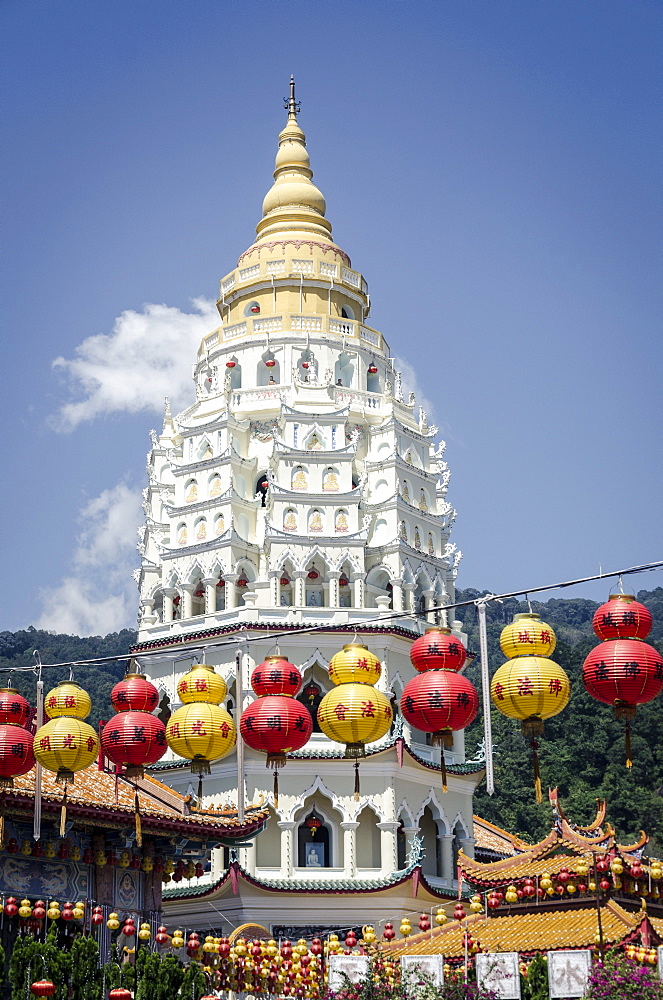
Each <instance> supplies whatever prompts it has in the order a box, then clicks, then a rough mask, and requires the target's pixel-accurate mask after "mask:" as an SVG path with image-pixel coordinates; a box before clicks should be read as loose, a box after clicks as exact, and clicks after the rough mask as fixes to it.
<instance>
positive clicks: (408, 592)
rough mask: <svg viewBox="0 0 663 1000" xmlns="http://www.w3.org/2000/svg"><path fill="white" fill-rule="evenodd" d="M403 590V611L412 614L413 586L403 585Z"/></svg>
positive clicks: (410, 584) (411, 584) (409, 584)
mask: <svg viewBox="0 0 663 1000" xmlns="http://www.w3.org/2000/svg"><path fill="white" fill-rule="evenodd" d="M403 590H404V591H405V607H404V608H403V611H409V612H410V613H413V612H414V584H413V583H404V584H403Z"/></svg>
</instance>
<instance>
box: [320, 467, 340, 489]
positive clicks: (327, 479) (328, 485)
mask: <svg viewBox="0 0 663 1000" xmlns="http://www.w3.org/2000/svg"><path fill="white" fill-rule="evenodd" d="M322 489H323V492H324V493H338V477H337V475H336V473H335V472H334V470H333V469H332V468H331V466H330V467H329V468H328V469H327V471H326V472H325V474H324V476H323V477H322Z"/></svg>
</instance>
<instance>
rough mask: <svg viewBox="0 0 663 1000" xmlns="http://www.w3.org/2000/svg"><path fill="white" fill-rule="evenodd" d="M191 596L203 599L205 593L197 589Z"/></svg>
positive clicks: (201, 589) (199, 588)
mask: <svg viewBox="0 0 663 1000" xmlns="http://www.w3.org/2000/svg"><path fill="white" fill-rule="evenodd" d="M193 596H194V597H204V596H205V591H204V590H203V588H202V587H198V590H194V592H193Z"/></svg>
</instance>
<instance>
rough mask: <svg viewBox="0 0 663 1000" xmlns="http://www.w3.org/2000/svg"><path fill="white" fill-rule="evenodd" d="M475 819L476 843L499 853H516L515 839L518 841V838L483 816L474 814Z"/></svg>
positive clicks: (477, 845)
mask: <svg viewBox="0 0 663 1000" xmlns="http://www.w3.org/2000/svg"><path fill="white" fill-rule="evenodd" d="M472 818H473V820H474V844H475V846H476V847H479V848H484V850H489V851H497V852H498V853H499V854H509V855H512V854H515V853H516V848H515V847H514V841H515V842H516V843H518V838H514V837H512V835H511V834H510V833H507V832H506V830H502V828H501V827H499V826H495V824H494V823H489V822H488V820H487V819H483V818H482V817H481V816H473V817H472Z"/></svg>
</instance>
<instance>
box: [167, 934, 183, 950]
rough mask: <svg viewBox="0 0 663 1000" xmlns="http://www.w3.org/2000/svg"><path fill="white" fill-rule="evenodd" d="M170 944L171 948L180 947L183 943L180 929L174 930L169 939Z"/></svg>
mask: <svg viewBox="0 0 663 1000" xmlns="http://www.w3.org/2000/svg"><path fill="white" fill-rule="evenodd" d="M170 945H171V947H172V948H181V947H182V946H183V945H184V938H183V937H182V931H175V932H174V934H173V936H172V938H171V939H170Z"/></svg>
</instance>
